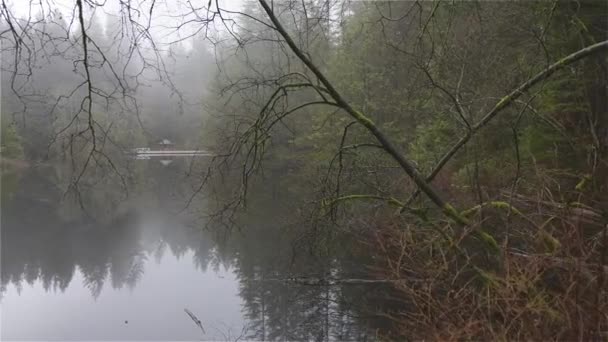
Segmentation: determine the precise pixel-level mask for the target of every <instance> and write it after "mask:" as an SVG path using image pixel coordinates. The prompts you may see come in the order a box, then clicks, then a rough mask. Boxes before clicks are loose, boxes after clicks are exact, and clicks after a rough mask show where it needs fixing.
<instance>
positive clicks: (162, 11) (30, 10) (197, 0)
mask: <svg viewBox="0 0 608 342" xmlns="http://www.w3.org/2000/svg"><path fill="white" fill-rule="evenodd" d="M94 1H95V2H96V3H102V1H99V0H94ZM245 1H247V0H220V1H219V4H220V7H221V8H222V9H226V10H230V11H238V10H240V9H241V8H242V7H243V4H244V2H245ZM83 2H85V3H86V1H83ZM189 2H190V3H192V5H193V7H195V8H201V7H206V6H207V4H208V3H209V1H208V0H190V1H189ZM103 3H104V5H103V10H101V8H97V13H96V15H98V18H99V20H101V21H102V23H104V24H105V21H106V19H107V17H108V15H112V14H114V13H117V11H118V9H119V8H120V2H119V0H106V1H105V2H103ZM133 3H136V4H140V6H141V8H142V11H141V13H142V17H141V18H139V19H138V20H139V21H140V22H141V23H142V24H145V23H146V22H147V20H148V18H147V17H148V13H149V8H150V4H151V3H152V1H151V0H138V1H133ZM213 3H215V1H213ZM7 4H8V7H9V9H10V10H11V11H12V13H13V14H14V15H15V16H17V17H21V18H27V17H28V16H30V15H31V16H35V15H36V14H37V13H40V12H41V11H43V12H44V13H48V12H49V11H51V10H54V9H59V10H60V11H61V12H62V14H63V15H64V16H65V19H67V20H69V18H70V16H71V15H72V13H73V11H74V8H75V6H76V0H8V1H7ZM187 4H188V1H187V0H156V1H155V2H154V12H153V20H152V25H153V26H154V33H153V34H154V36H155V40H159V41H172V40H176V39H178V38H179V37H180V34H181V35H187V34H188V33H190V32H192V31H193V30H194V29H196V27H197V26H196V24H194V25H188V26H186V27H184V28H183V29H181V30H180V32H179V34H178V33H176V32H175V30H171V29H170V28H171V27H175V26H177V25H179V24H180V23H182V22H184V21H185V20H189V19H192V18H194V17H193V16H190V17H184V16H182V14H184V13H189V12H191V10H190V8H189V7H188V5H187ZM212 7H214V6H213V5H212ZM133 13H135V11H133ZM225 17H229V15H228V14H227V15H225ZM217 27H218V29H220V30H221V29H222V27H221V25H218V26H217Z"/></svg>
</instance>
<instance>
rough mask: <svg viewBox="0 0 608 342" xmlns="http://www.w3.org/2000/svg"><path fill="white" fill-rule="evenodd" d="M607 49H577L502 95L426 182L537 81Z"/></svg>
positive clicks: (605, 43) (602, 45)
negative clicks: (505, 94)
mask: <svg viewBox="0 0 608 342" xmlns="http://www.w3.org/2000/svg"><path fill="white" fill-rule="evenodd" d="M606 49H608V40H604V41H602V42H599V43H597V44H593V45H590V46H587V47H586V48H583V49H581V50H578V51H576V52H574V53H572V54H570V55H568V56H566V57H564V58H562V59H560V60H559V61H557V62H555V63H553V64H551V65H550V66H549V67H547V68H546V69H545V70H543V71H541V72H539V73H538V74H536V76H534V77H532V78H531V79H529V80H528V81H526V82H524V83H523V84H521V85H520V86H519V87H517V88H515V90H513V91H512V92H511V93H509V94H508V95H507V96H505V97H503V98H502V99H501V100H500V101H498V103H496V105H495V106H494V108H492V109H491V110H490V111H489V112H488V113H487V114H486V115H484V116H483V117H482V119H481V120H479V122H478V123H477V124H475V125H474V126H472V127H471V129H470V130H468V131H467V133H466V134H465V136H463V137H462V138H460V140H459V141H458V142H457V143H456V144H454V145H453V146H452V148H450V150H449V151H448V152H446V153H445V154H444V155H443V157H441V159H440V160H439V162H438V163H437V165H435V167H434V168H433V170H432V171H431V172H430V173H429V175H428V176H427V177H426V179H425V181H426V182H431V181H432V180H433V179H435V177H436V176H437V175H438V174H439V172H440V171H441V170H442V169H443V167H444V166H445V165H446V164H447V163H448V161H450V159H452V158H453V157H454V155H455V154H456V153H457V152H458V151H459V150H460V149H461V148H462V147H463V146H464V145H465V144H466V143H467V142H468V141H469V140H470V139H471V137H472V136H473V135H474V134H475V133H477V131H479V130H480V129H482V128H483V127H485V126H486V125H487V124H488V123H489V122H490V121H492V119H493V118H495V117H496V116H497V115H498V114H499V113H500V112H502V111H503V110H504V109H505V108H507V107H508V106H509V105H511V104H512V103H513V102H515V100H517V99H518V98H519V97H520V96H521V95H523V94H524V93H525V92H526V91H528V90H529V89H530V88H532V87H534V86H535V85H537V84H538V83H540V82H542V81H544V80H545V79H547V78H549V77H550V76H551V75H553V74H554V73H556V72H557V71H559V70H561V69H564V68H565V67H567V66H568V65H570V64H572V63H574V62H577V61H579V60H581V59H583V58H585V57H588V56H591V55H593V54H595V53H598V52H600V51H603V50H606ZM419 194H420V190H416V191H415V192H414V194H412V196H410V198H409V199H408V200H407V201H406V204H409V203H411V202H412V201H413V200H414V199H415V198H416V196H418V195H419Z"/></svg>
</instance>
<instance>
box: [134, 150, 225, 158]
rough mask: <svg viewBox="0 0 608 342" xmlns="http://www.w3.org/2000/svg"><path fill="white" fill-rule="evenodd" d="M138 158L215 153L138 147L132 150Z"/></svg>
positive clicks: (200, 155) (196, 155)
mask: <svg viewBox="0 0 608 342" xmlns="http://www.w3.org/2000/svg"><path fill="white" fill-rule="evenodd" d="M130 154H131V155H133V156H134V157H135V158H136V159H150V158H153V157H214V156H215V154H214V153H211V152H209V151H205V150H151V149H149V148H136V149H133V150H131V151H130Z"/></svg>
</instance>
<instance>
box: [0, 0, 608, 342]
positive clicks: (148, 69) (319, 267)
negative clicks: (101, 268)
mask: <svg viewBox="0 0 608 342" xmlns="http://www.w3.org/2000/svg"><path fill="white" fill-rule="evenodd" d="M176 3H179V4H178V5H175V8H173V7H172V4H167V3H165V2H164V1H141V2H137V5H136V4H135V3H133V4H132V3H131V1H119V2H117V3H116V4H100V3H97V2H93V1H88V0H75V1H60V5H57V6H56V7H52V8H51V6H50V5H37V4H36V2H35V1H34V2H32V4H30V9H29V14H28V11H27V9H25V10H24V8H21V7H20V6H18V5H17V4H14V3H12V2H11V1H4V0H3V1H2V6H1V8H0V13H1V17H2V21H1V22H0V38H1V44H2V107H1V110H2V112H1V113H2V135H1V138H2V152H1V153H2V181H3V184H2V200H3V201H5V200H7V199H9V198H11V193H14V192H15V191H16V190H14V189H13V187H11V186H10V184H13V183H14V182H16V181H15V178H19V177H25V176H23V175H27V174H28V172H30V171H27V170H28V169H30V168H32V167H33V165H43V166H44V167H45V175H46V176H45V177H47V178H49V179H52V180H53V181H54V182H57V183H58V184H59V188H58V189H59V190H57V191H56V193H55V194H54V195H53V196H55V197H56V199H57V201H61V200H63V201H71V203H72V204H73V207H78V208H79V210H80V211H79V214H75V213H74V212H75V211H76V209H74V208H72V207H70V209H69V210H68V209H66V207H63V209H62V211H61V213H59V214H53V215H62V217H63V219H66V220H67V219H68V218H69V219H73V218H74V217H75V215H81V216H82V217H93V218H96V219H97V220H100V219H101V220H104V219H107V221H108V222H109V221H111V219H110V218H109V217H111V216H112V214H111V213H113V212H117V211H118V210H119V209H118V208H120V207H121V206H122V205H123V203H124V202H121V201H127V200H128V198H129V196H134V194H133V191H134V190H133V186H134V185H135V192H137V189H139V190H141V189H142V188H143V186H142V185H141V184H143V183H145V182H143V181H142V179H144V178H145V177H149V175H150V174H151V173H154V172H155V174H156V175H158V174H160V173H161V172H162V170H160V171H159V170H143V169H142V166H141V165H138V164H136V163H133V161H131V160H128V158H125V156H124V153H123V151H125V150H128V149H130V148H135V147H141V146H149V145H152V144H155V143H157V142H158V141H159V140H160V139H163V138H165V139H170V140H172V141H174V142H175V143H176V144H179V145H180V146H187V147H191V148H205V149H207V150H209V151H213V152H214V155H215V156H214V157H213V158H212V159H210V160H209V161H208V162H206V163H205V164H204V167H201V168H198V169H196V176H197V182H195V184H191V185H190V186H189V187H185V189H182V191H183V192H187V193H188V195H186V196H185V200H184V205H185V206H186V207H188V209H189V210H191V211H192V210H194V211H200V212H204V216H205V217H206V219H205V222H206V224H200V227H199V228H200V229H206V230H210V231H211V232H212V234H211V235H213V236H214V237H215V238H216V239H218V240H222V239H223V238H225V237H226V236H227V235H232V234H237V233H238V234H241V233H242V232H243V231H245V235H239V236H241V237H240V238H237V239H235V240H234V241H232V242H231V243H228V244H227V245H225V246H224V247H223V249H220V250H216V251H215V253H218V255H217V256H215V258H217V260H221V261H222V262H228V260H233V261H234V260H236V264H237V265H238V266H237V267H238V268H239V270H240V271H241V272H242V273H243V274H244V275H243V277H244V278H246V279H265V278H272V277H274V276H276V273H277V271H276V270H277V269H283V268H284V269H290V270H291V272H295V273H298V274H312V272H314V274H315V279H316V280H315V282H316V283H315V284H310V286H304V289H305V290H304V292H302V291H300V292H298V293H299V294H302V293H304V294H302V296H304V297H305V298H306V299H305V300H304V302H306V301H308V304H310V303H311V302H314V303H313V304H310V305H312V306H314V307H315V308H317V311H322V312H325V313H326V315H327V316H329V312H330V304H329V303H330V302H331V301H330V300H329V299H330V298H334V299H335V302H331V303H334V304H331V305H336V306H341V305H344V303H350V304H352V303H356V302H357V297H358V296H360V292H358V291H359V289H358V288H357V287H356V286H355V287H350V288H349V287H346V289H342V290H341V291H340V292H339V293H338V292H332V291H329V290H327V292H326V293H323V289H322V288H318V287H317V285H319V284H320V283H325V284H326V283H328V282H336V283H345V282H353V283H356V282H357V281H363V280H366V281H372V280H373V281H380V282H382V283H383V284H385V285H388V286H387V287H386V288H382V292H383V295H380V294H378V293H374V295H373V296H371V297H369V298H367V297H366V298H365V300H364V301H365V302H366V303H365V307H366V309H365V315H366V316H369V317H373V319H366V320H364V321H365V324H367V325H368V326H369V327H370V329H371V330H372V331H374V333H375V336H374V338H375V339H378V340H408V339H414V340H418V339H433V340H435V339H437V340H460V339H475V340H511V339H532V340H547V339H559V340H577V339H578V340H602V339H604V338H607V337H608V335H606V334H607V333H608V291H607V289H608V195H607V194H608V64H607V62H608V53H607V52H608V24H607V23H608V2H606V1H603V0H589V1H561V0H555V1H526V2H486V1H467V2H453V1H452V2H448V1H424V2H421V1H342V0H302V1H295V0H284V1H269V0H259V1H253V0H251V1H244V2H242V3H240V4H239V6H236V5H235V6H232V5H234V4H230V6H229V4H228V3H227V2H222V1H215V0H213V1H209V2H207V1H183V2H182V1H176ZM114 5H115V6H114ZM112 6H114V7H112ZM26 7H27V6H26ZM155 11H156V12H155ZM159 12H162V13H159ZM24 13H25V14H24ZM34 13H36V14H34ZM49 160H58V161H59V163H53V164H52V166H50V165H49V162H48V161H49ZM191 170H192V167H191ZM158 179H160V180H159V181H158V184H155V185H154V187H162V186H163V185H162V184H163V180H166V177H165V178H163V177H159V178H158ZM138 184H139V185H138ZM7 185H8V187H7ZM138 186H139V188H138ZM148 186H149V185H148ZM166 187H167V188H169V187H170V186H168V185H167V186H166ZM92 189H102V191H92ZM163 189H164V188H163ZM166 190H167V191H170V190H171V191H172V190H173V189H166ZM60 193H61V194H60ZM60 198H61V199H60ZM197 198H198V199H200V198H202V199H204V200H203V202H204V205H203V204H201V202H200V201H196V200H195V199H197ZM203 207H204V208H203ZM68 211H69V213H68ZM252 213H253V215H254V216H255V217H257V219H254V220H252V219H251V214H252ZM49 215H51V214H49ZM125 219H128V216H127V218H125ZM273 219H274V220H275V221H278V220H280V221H281V223H282V225H281V227H282V229H283V230H282V233H281V234H280V235H277V236H276V237H274V239H275V240H276V241H274V240H273V237H272V234H273V233H269V232H268V231H266V230H265V229H266V228H264V227H266V226H268V225H270V223H269V222H272V221H273ZM106 224H107V223H106ZM53 229H60V228H59V227H53ZM248 229H249V232H247V230H248ZM78 234H82V233H78ZM238 234H237V235H238ZM79 236H80V235H79ZM219 236H221V237H222V238H219ZM243 236H246V237H247V238H244V237H243ZM256 236H257V237H258V238H256ZM262 236H263V237H264V238H261V237H262ZM79 238H82V239H86V237H85V236H80V237H79ZM279 240H280V241H283V240H285V241H284V242H283V243H281V246H288V247H281V248H278V247H276V248H274V247H273V246H277V245H279V243H278V242H277V241H279ZM110 243H111V242H108V244H110ZM192 243H196V241H194V242H188V239H187V238H185V237H184V241H178V242H176V243H175V246H178V247H180V248H185V247H183V245H188V244H192ZM176 248H177V247H176ZM192 248H194V247H192ZM24 249H25V248H24ZM39 249H40V250H44V248H42V247H40V248H39ZM209 249H210V248H209V247H205V248H203V250H204V251H205V253H207V254H205V255H203V257H201V258H202V259H205V260H207V259H209V258H211V257H210V256H209V254H208V253H209ZM251 249H255V250H256V253H260V252H259V251H263V253H260V254H256V253H253V252H252V251H251ZM17 250H18V248H17V249H12V250H11V251H10V252H11V253H13V254H15V255H16V254H18V253H19V252H18V251H17ZM293 250H297V251H298V253H303V254H305V255H307V257H306V258H305V259H302V260H301V259H297V258H294V257H293V255H292V254H293V253H294V252H293ZM3 253H4V252H3ZM88 254H91V252H90V251H88V252H87V253H84V252H83V255H88ZM178 254H179V253H178ZM98 257H100V258H102V259H103V258H106V257H105V256H101V255H100V256H98ZM256 258H259V259H260V260H263V263H262V264H264V265H267V266H266V267H258V266H256V265H257V264H256V263H255V259H256ZM23 259H27V258H26V257H23ZM40 259H44V258H40ZM296 259H297V260H296ZM104 260H106V259H104ZM294 260H295V261H294ZM104 262H105V261H104ZM100 263H103V262H100ZM202 264H204V262H203V263H202ZM23 267H24V268H25V266H23ZM294 270H297V272H296V271H294ZM106 271H107V270H106ZM119 271H122V272H123V274H122V276H123V278H127V277H128V272H127V271H124V270H113V271H112V272H119ZM10 272H15V274H17V275H13V274H10V276H9V277H10V278H15V279H17V278H19V276H18V274H19V271H13V270H5V269H3V270H2V274H3V285H4V284H5V283H6V281H7V279H6V278H5V276H4V275H5V274H8V273H10ZM297 280H298V279H295V280H294V281H297ZM300 285H301V284H300ZM59 286H62V284H61V283H60V284H59ZM273 288H274V289H275V290H273ZM277 288H279V289H277ZM353 289H355V290H353ZM241 290H242V292H243V293H244V297H246V298H247V301H248V306H247V308H246V310H245V311H246V312H247V314H248V315H249V316H250V318H251V319H252V320H254V321H255V319H256V317H257V318H259V317H262V319H260V320H259V322H258V326H257V328H256V329H257V330H256V331H255V332H254V333H253V335H251V336H250V337H251V338H260V339H264V340H265V339H286V338H295V339H306V340H310V339H317V340H329V339H338V340H340V339H359V338H361V336H363V335H362V334H363V333H362V332H359V331H357V332H356V333H353V334H352V335H348V334H346V335H344V333H339V332H338V331H337V330H332V329H329V328H327V327H326V326H323V324H321V325H318V326H317V325H315V324H313V323H310V324H304V325H298V324H296V323H297V322H300V321H303V320H305V318H303V316H302V312H305V311H306V309H303V308H300V311H301V312H294V313H291V314H288V315H286V314H285V313H284V312H283V311H280V310H279V309H277V308H284V306H285V305H286V304H285V303H284V302H283V301H287V300H289V298H290V297H292V296H295V297H297V296H298V294H295V292H294V293H292V292H289V291H292V290H289V289H288V288H284V284H278V283H277V284H274V283H271V284H270V285H264V286H262V285H259V284H258V285H256V286H254V285H251V283H250V282H245V281H244V282H243V283H242V287H241ZM273 291H275V292H273ZM306 291H311V292H314V296H309V297H306V296H307V295H306ZM348 291H352V292H350V293H349V292H348ZM279 292H282V293H285V292H286V293H285V294H284V295H281V296H275V295H273V293H279ZM323 296H325V301H320V302H315V301H316V300H319V298H322V297H323ZM310 298H313V299H310ZM362 301H363V300H362ZM336 303H337V304H336ZM357 304H360V303H357ZM302 305H304V304H302ZM370 308H373V309H370ZM274 309H276V310H274ZM293 310H294V311H298V308H295V309H293ZM323 310H325V311H323ZM348 310H351V307H350V306H349V308H348ZM348 313H349V314H351V312H350V311H348ZM260 315H261V316H260ZM267 317H268V320H269V321H268V322H267V321H266V318H267ZM357 319H358V318H357V317H355V316H353V317H352V318H350V317H349V318H344V317H341V318H336V320H339V321H341V322H343V323H344V322H348V324H351V323H352V322H351V320H357ZM300 323H301V322H300ZM267 324H269V325H268V326H267ZM292 326H293V327H297V329H304V332H299V333H298V334H295V335H290V333H293V331H291V332H290V327H292ZM267 329H268V332H267V331H266V330H267ZM293 329H294V330H297V329H296V328H293ZM347 335H348V336H347ZM366 336H367V335H366Z"/></svg>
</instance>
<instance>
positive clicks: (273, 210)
mask: <svg viewBox="0 0 608 342" xmlns="http://www.w3.org/2000/svg"><path fill="white" fill-rule="evenodd" d="M136 162H137V163H139V164H138V165H136V166H137V167H140V175H139V179H140V181H139V185H138V186H136V187H134V189H131V190H130V195H129V196H128V197H125V196H123V195H122V194H123V192H124V191H121V189H120V188H119V187H118V186H114V185H109V184H110V183H108V184H105V185H104V184H102V186H99V181H96V183H95V184H96V185H97V186H95V187H93V186H92V187H91V188H90V190H89V191H87V192H86V195H85V196H83V198H81V199H80V200H79V201H69V200H67V199H66V198H65V196H64V193H63V190H62V188H61V186H59V185H58V183H59V181H60V178H61V177H58V174H59V175H61V172H60V171H57V168H52V167H48V166H46V167H33V168H30V169H27V170H25V171H23V172H21V173H19V174H13V173H3V175H2V176H3V177H2V217H1V218H2V235H1V238H2V240H1V247H2V250H1V257H2V259H1V266H2V269H1V276H2V282H1V286H2V288H1V289H0V290H1V310H0V312H1V336H0V337H1V338H2V340H6V341H8V340H38V341H39V340H62V341H63V340H220V341H236V340H239V339H241V340H242V339H252V340H319V341H329V340H344V341H345V340H368V339H371V336H372V335H371V334H370V333H369V329H367V328H364V327H363V326H364V324H362V322H363V321H364V317H365V315H366V314H369V312H367V311H366V310H365V309H364V307H365V302H366V301H365V299H364V298H365V296H366V294H369V293H373V292H374V291H381V290H380V289H378V288H370V287H369V286H367V287H357V286H350V287H348V288H344V289H343V288H339V287H335V286H333V287H332V286H306V285H302V284H298V285H296V284H292V283H289V282H286V281H282V279H283V280H284V279H287V278H290V277H293V276H302V275H306V276H308V275H311V274H313V275H318V274H331V275H332V276H339V275H340V273H341V272H347V269H349V268H352V267H351V266H352V265H356V264H357V263H356V261H354V260H352V258H341V257H339V256H336V255H328V254H327V253H325V254H324V255H323V256H322V257H320V256H319V254H318V253H314V252H305V253H299V252H294V251H295V250H297V249H298V248H296V247H294V246H297V245H301V244H302V241H304V240H305V239H303V238H302V236H304V235H303V234H302V233H301V232H298V231H297V229H296V230H294V229H293V227H292V228H286V226H285V224H284V223H281V222H284V221H283V220H282V219H281V217H280V215H279V214H278V212H279V210H278V209H277V208H278V207H277V206H276V205H267V206H266V207H268V209H267V210H268V211H265V210H263V209H261V210H260V212H258V215H253V216H251V217H249V218H247V219H245V220H244V221H242V222H241V223H242V224H241V227H240V228H239V229H235V230H231V233H230V234H217V232H218V231H221V229H214V228H213V227H211V228H209V227H207V226H206V225H205V224H203V221H204V219H201V217H200V216H199V215H196V213H197V208H201V207H203V206H205V199H204V198H203V200H201V201H195V202H192V203H191V205H190V206H189V209H188V210H186V211H183V210H181V209H183V206H184V203H186V202H187V201H188V198H189V196H190V195H191V194H192V191H193V189H196V186H195V184H196V181H197V179H190V178H189V176H187V174H188V170H190V171H191V170H192V165H191V164H188V162H186V161H180V160H176V161H173V162H172V163H170V164H167V163H164V164H163V163H158V161H155V160H147V161H136ZM142 166H144V167H143V168H142ZM141 170H143V171H141ZM142 179H143V181H141V180H142ZM259 202H263V201H262V200H260V201H259ZM279 202H281V200H279ZM283 202H284V201H283ZM82 207H84V208H85V210H86V211H88V212H87V213H86V215H85V214H83V210H82ZM87 208H88V209H87ZM203 227H205V228H203ZM224 229H225V228H224ZM219 236H222V238H220V237H219ZM226 236H229V237H228V238H226ZM309 247H310V246H306V247H305V248H303V250H309V249H311V248H309ZM348 272H350V271H348ZM350 274H351V273H349V275H350ZM353 303H354V304H353ZM188 312H190V313H191V314H192V315H193V316H195V317H192V316H191V315H189V314H188ZM196 320H200V325H198V324H197V322H196Z"/></svg>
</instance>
